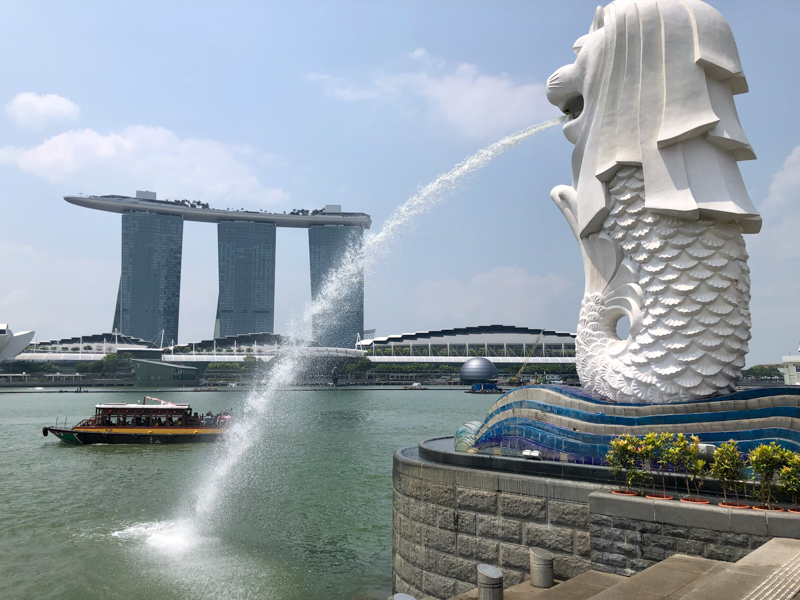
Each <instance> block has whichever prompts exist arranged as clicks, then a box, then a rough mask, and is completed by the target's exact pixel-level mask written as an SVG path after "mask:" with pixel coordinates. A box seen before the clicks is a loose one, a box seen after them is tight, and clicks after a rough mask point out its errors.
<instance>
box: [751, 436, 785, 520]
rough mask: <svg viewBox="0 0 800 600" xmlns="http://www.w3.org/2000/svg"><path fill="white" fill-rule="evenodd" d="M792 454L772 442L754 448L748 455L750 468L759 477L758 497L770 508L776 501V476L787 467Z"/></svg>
mask: <svg viewBox="0 0 800 600" xmlns="http://www.w3.org/2000/svg"><path fill="white" fill-rule="evenodd" d="M791 454H792V453H789V452H787V451H786V450H784V449H783V448H782V447H781V446H779V445H778V444H776V443H775V442H770V443H769V444H761V445H760V446H758V447H756V448H753V449H752V450H751V451H750V453H749V454H748V455H747V458H748V459H749V461H750V466H751V467H753V471H755V473H756V474H757V475H758V490H756V497H757V498H758V499H759V500H760V501H761V502H763V503H764V505H765V506H767V507H769V508H772V505H773V500H774V498H773V495H772V490H773V486H774V483H775V476H776V475H777V474H778V472H779V471H780V470H781V469H782V468H783V467H784V466H786V465H787V463H788V461H789V459H790V455H791Z"/></svg>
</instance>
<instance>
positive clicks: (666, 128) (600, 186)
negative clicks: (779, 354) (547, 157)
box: [547, 0, 761, 403]
mask: <svg viewBox="0 0 800 600" xmlns="http://www.w3.org/2000/svg"><path fill="white" fill-rule="evenodd" d="M574 50H575V53H576V54H577V56H578V57H577V59H576V60H575V63H574V64H572V65H568V66H565V67H562V68H561V69H559V70H558V71H556V72H555V73H554V74H553V75H552V76H551V77H550V78H549V80H548V82H547V97H548V99H549V100H550V102H552V103H553V104H555V105H557V106H558V107H559V108H560V109H561V110H562V111H563V112H564V113H566V114H567V122H566V124H565V125H564V135H565V136H566V138H567V139H568V140H569V141H570V142H572V143H573V144H575V150H574V152H573V154H572V179H573V184H572V186H558V187H556V188H555V189H553V191H552V192H551V197H552V199H553V200H554V201H555V203H556V204H557V205H558V207H559V208H560V209H561V211H562V212H563V214H564V216H565V217H566V219H567V221H568V222H569V225H570V227H571V228H572V231H573V233H574V234H575V237H576V238H577V240H578V243H579V244H580V247H581V252H582V254H583V260H584V266H585V275H586V288H585V294H584V298H583V304H582V306H581V314H580V322H579V325H578V339H577V342H576V347H577V367H578V374H579V376H580V379H581V382H582V384H583V387H584V389H585V390H587V391H588V392H590V393H591V394H594V395H596V396H600V397H602V398H605V399H607V400H609V401H612V402H653V403H667V402H680V401H686V400H692V399H696V398H705V397H710V396H714V395H718V394H724V393H728V392H731V391H732V390H733V389H734V386H735V384H736V382H737V381H738V379H739V378H740V377H741V370H742V367H744V357H745V354H746V353H747V349H748V348H747V343H748V341H749V339H750V326H751V322H750V310H749V304H750V277H749V269H748V266H747V251H746V250H745V244H744V239H743V237H742V234H743V233H757V232H758V231H759V230H760V228H761V218H760V217H759V215H758V211H757V210H756V209H755V207H754V206H753V204H752V202H751V201H750V198H749V197H748V195H747V191H746V190H745V186H744V182H743V181H742V176H741V174H740V172H739V167H738V165H737V161H740V160H752V159H755V154H754V153H753V150H752V149H751V147H750V144H749V142H748V141H747V137H746V136H745V134H744V131H743V130H742V127H741V125H740V124H739V117H738V115H737V112H736V106H735V104H734V101H733V96H734V95H735V94H741V93H744V92H747V82H746V80H745V77H744V73H743V72H742V67H741V63H740V61H739V54H738V51H737V49H736V43H735V42H734V39H733V34H732V33H731V30H730V27H729V25H728V23H727V22H726V21H725V19H724V18H723V17H722V15H720V13H719V12H717V11H716V10H715V9H714V8H712V7H711V6H709V5H708V4H705V3H704V2H700V1H699V0H617V1H616V2H612V3H611V4H609V5H608V6H606V7H605V8H602V7H598V9H597V12H596V14H595V17H594V22H593V23H592V26H591V29H590V31H589V33H588V34H587V35H585V36H583V37H581V38H580V39H578V41H577V42H576V43H575V46H574ZM623 317H627V318H628V319H629V321H630V333H629V334H628V335H627V338H624V339H620V337H618V335H617V322H618V321H619V320H620V319H621V318H623ZM623 337H624V336H623Z"/></svg>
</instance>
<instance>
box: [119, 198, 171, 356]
mask: <svg viewBox="0 0 800 600" xmlns="http://www.w3.org/2000/svg"><path fill="white" fill-rule="evenodd" d="M182 247H183V219H181V217H179V216H175V215H163V214H157V213H151V212H127V213H124V214H123V215H122V268H121V270H120V278H119V290H118V292H117V307H116V310H115V312H114V326H113V329H114V330H115V331H122V332H124V333H125V334H126V335H129V336H133V337H138V338H142V339H145V340H153V341H156V342H158V343H159V345H163V344H164V343H172V342H173V341H177V340H178V315H179V310H180V301H181V254H182Z"/></svg>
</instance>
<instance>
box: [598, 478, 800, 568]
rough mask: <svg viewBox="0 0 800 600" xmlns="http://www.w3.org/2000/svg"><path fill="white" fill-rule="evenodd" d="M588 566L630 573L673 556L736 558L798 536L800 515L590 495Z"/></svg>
mask: <svg viewBox="0 0 800 600" xmlns="http://www.w3.org/2000/svg"><path fill="white" fill-rule="evenodd" d="M589 502H590V512H591V525H590V528H589V532H590V534H591V546H592V552H591V560H592V568H593V569H595V570H598V571H606V572H610V573H616V574H618V575H633V574H634V573H637V572H639V571H642V570H644V569H646V568H647V567H649V566H651V565H654V564H655V563H657V562H658V561H661V560H664V559H665V558H667V557H669V556H671V555H673V554H689V555H692V556H702V557H704V558H710V559H714V560H721V561H726V562H736V561H738V560H739V559H741V558H744V557H745V556H747V555H748V554H749V553H750V552H752V551H753V550H755V549H756V548H758V547H760V546H762V545H763V544H765V543H766V542H768V541H769V540H770V539H771V538H772V537H785V538H795V539H800V515H792V514H788V513H782V512H767V511H755V510H746V509H734V508H723V507H719V506H714V505H702V504H700V505H697V504H689V503H682V502H678V501H677V500H668V501H665V500H648V499H646V498H641V497H639V498H631V497H625V496H614V495H612V494H609V493H607V492H595V493H592V494H591V495H590V497H589Z"/></svg>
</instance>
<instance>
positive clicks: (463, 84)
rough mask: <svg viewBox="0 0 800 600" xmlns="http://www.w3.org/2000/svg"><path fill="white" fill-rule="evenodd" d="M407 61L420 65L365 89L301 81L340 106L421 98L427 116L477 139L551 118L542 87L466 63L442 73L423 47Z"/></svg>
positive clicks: (333, 81) (320, 77)
mask: <svg viewBox="0 0 800 600" xmlns="http://www.w3.org/2000/svg"><path fill="white" fill-rule="evenodd" d="M409 58H411V59H413V60H415V61H418V62H420V63H421V66H422V70H417V71H414V72H406V73H380V74H378V75H376V76H374V77H373V78H372V81H371V82H370V83H369V84H368V85H363V86H359V85H357V84H354V83H352V82H350V81H348V80H347V79H344V78H341V77H334V76H331V75H325V74H320V73H310V74H309V75H307V76H306V79H307V80H308V81H311V82H314V83H318V84H320V85H321V86H322V87H323V89H324V91H325V94H326V95H327V96H329V97H332V98H337V99H339V100H343V101H346V102H359V101H365V100H375V99H380V98H383V99H388V98H393V99H399V100H400V101H404V100H406V101H407V102H418V101H420V100H421V101H422V102H423V104H424V106H425V107H426V111H427V113H428V114H429V115H431V116H432V117H434V118H436V119H439V120H442V121H445V122H446V123H448V124H450V125H451V126H453V127H454V128H455V129H456V130H457V131H459V132H460V133H461V134H463V135H465V136H467V137H471V138H478V139H489V138H495V137H498V136H500V135H505V134H508V133H512V132H513V131H516V130H517V129H522V128H524V127H527V126H529V125H532V124H534V123H536V122H537V121H540V120H542V119H545V118H549V117H551V116H553V115H554V114H555V112H554V111H555V109H554V108H553V107H552V106H551V105H550V104H549V103H548V102H547V100H546V98H545V92H544V90H545V88H544V84H543V83H539V82H518V81H516V80H515V79H513V78H512V77H511V76H509V75H507V74H505V73H500V74H499V75H487V74H484V73H481V72H480V70H479V69H478V68H477V67H476V66H475V65H471V64H468V63H462V64H459V65H458V66H456V67H455V68H454V69H451V70H450V71H445V70H444V67H445V65H444V63H443V62H442V61H440V60H439V59H436V58H434V57H431V56H430V54H428V53H427V52H426V51H425V49H424V48H417V49H416V50H414V51H413V52H411V53H410V54H409Z"/></svg>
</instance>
